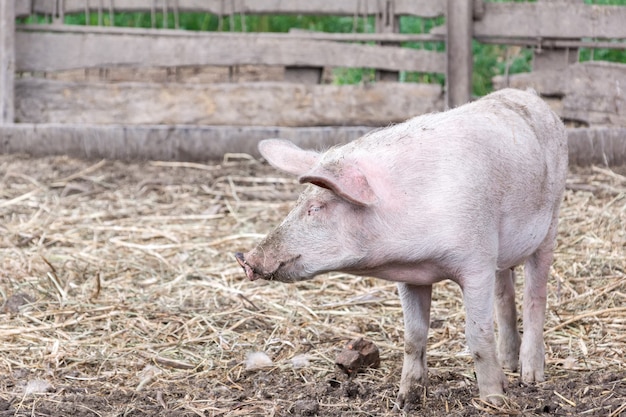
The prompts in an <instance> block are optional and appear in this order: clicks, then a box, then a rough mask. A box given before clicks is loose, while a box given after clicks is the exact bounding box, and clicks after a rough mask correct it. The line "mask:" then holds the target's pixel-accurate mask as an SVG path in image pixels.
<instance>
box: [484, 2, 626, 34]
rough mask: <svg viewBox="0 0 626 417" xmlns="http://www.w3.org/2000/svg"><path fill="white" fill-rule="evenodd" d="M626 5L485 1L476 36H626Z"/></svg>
mask: <svg viewBox="0 0 626 417" xmlns="http://www.w3.org/2000/svg"><path fill="white" fill-rule="evenodd" d="M624 22H626V7H624V6H605V5H587V4H582V2H580V3H579V2H575V3H572V2H571V1H569V0H551V1H543V2H541V1H540V2H537V3H518V2H510V3H500V2H498V3H496V2H485V13H484V16H483V18H482V20H478V21H476V22H475V24H474V35H475V36H477V37H532V38H557V39H558V38H561V39H563V38H565V39H567V38H618V39H624V38H626V25H625V24H624Z"/></svg>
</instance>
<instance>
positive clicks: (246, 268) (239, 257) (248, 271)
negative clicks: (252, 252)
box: [235, 252, 260, 281]
mask: <svg viewBox="0 0 626 417" xmlns="http://www.w3.org/2000/svg"><path fill="white" fill-rule="evenodd" d="M235 259H236V260H237V263H239V265H241V267H242V268H243V270H244V272H245V273H246V276H247V277H248V279H250V281H254V280H256V279H258V278H260V276H259V275H258V274H256V273H255V272H254V270H253V269H252V267H251V266H250V265H248V262H246V259H245V258H244V256H243V253H241V252H237V253H235Z"/></svg>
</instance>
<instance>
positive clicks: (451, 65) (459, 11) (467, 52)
mask: <svg viewBox="0 0 626 417" xmlns="http://www.w3.org/2000/svg"><path fill="white" fill-rule="evenodd" d="M472 5H473V2H471V1H467V0H447V11H448V12H447V16H446V30H447V44H446V54H447V59H446V63H447V66H446V85H447V87H448V88H447V90H446V107H448V108H453V107H457V106H460V105H462V104H465V103H467V102H469V101H470V99H471V97H472V63H473V55H472V15H473V13H472Z"/></svg>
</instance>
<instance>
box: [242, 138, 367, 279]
mask: <svg viewBox="0 0 626 417" xmlns="http://www.w3.org/2000/svg"><path fill="white" fill-rule="evenodd" d="M259 150H260V152H261V154H262V155H263V157H265V159H267V161H268V162H269V163H270V164H272V165H273V166H274V167H276V168H278V169H280V170H283V171H286V172H288V173H290V174H294V175H297V176H298V179H299V181H300V183H303V184H304V183H307V184H310V185H309V186H308V187H307V188H306V189H305V191H304V192H303V193H302V194H301V195H300V198H299V199H298V202H297V204H296V206H295V207H294V209H293V210H292V211H291V212H290V213H289V215H288V216H287V217H286V218H285V220H284V221H283V222H282V223H281V224H280V225H279V226H278V227H277V228H276V229H275V230H274V231H272V232H271V233H270V234H269V235H268V236H267V237H266V238H265V239H264V240H263V241H262V242H261V243H260V244H259V245H258V246H257V247H256V248H255V249H253V250H252V251H250V252H248V253H245V254H244V253H236V254H235V257H236V259H237V262H239V264H240V265H241V266H242V268H243V269H244V271H245V273H246V275H247V277H248V278H249V279H251V280H255V279H258V278H263V279H266V280H275V281H283V282H294V281H301V280H305V279H309V278H313V277H314V276H315V275H317V274H320V273H323V272H328V271H352V270H356V269H357V268H356V266H358V265H361V264H362V262H363V259H365V258H366V256H367V253H366V251H367V249H365V248H366V247H367V246H368V245H367V244H365V242H367V241H368V239H370V237H371V230H370V228H369V227H368V225H370V223H371V222H368V221H366V218H367V217H368V216H369V213H370V212H371V208H372V206H373V205H375V204H376V202H377V196H376V194H375V193H374V191H373V189H372V188H371V187H370V184H369V183H368V180H367V178H366V176H365V175H364V174H363V173H362V172H361V170H360V169H359V167H358V164H356V163H353V161H350V159H349V158H347V157H344V156H342V155H340V153H338V152H334V150H332V149H331V150H330V151H328V152H326V153H324V154H320V153H317V152H313V151H308V150H303V149H300V148H298V147H297V146H296V145H294V144H293V143H291V142H289V141H285V140H278V139H269V140H264V141H262V142H261V143H260V144H259Z"/></svg>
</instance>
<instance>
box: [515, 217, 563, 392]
mask: <svg viewBox="0 0 626 417" xmlns="http://www.w3.org/2000/svg"><path fill="white" fill-rule="evenodd" d="M556 224H557V220H556V216H555V218H554V219H553V223H552V226H551V227H550V231H549V232H548V235H547V236H546V238H545V239H544V241H543V242H542V244H541V246H539V248H538V249H537V250H536V251H535V253H533V254H532V255H531V256H530V257H529V258H528V259H527V260H526V262H525V263H524V275H525V276H524V281H525V282H524V313H523V315H524V334H523V336H522V346H521V348H520V362H521V372H520V373H521V377H522V381H523V382H525V383H531V382H541V381H543V380H544V369H543V368H544V361H545V348H544V345H543V343H544V341H543V325H544V321H545V315H546V298H547V288H546V287H547V283H548V277H549V275H550V265H551V264H552V259H553V256H554V240H555V237H556Z"/></svg>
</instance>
